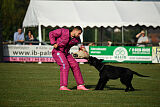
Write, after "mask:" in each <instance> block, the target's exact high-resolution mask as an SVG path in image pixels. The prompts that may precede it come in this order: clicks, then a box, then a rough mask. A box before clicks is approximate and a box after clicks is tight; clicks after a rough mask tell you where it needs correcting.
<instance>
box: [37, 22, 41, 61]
mask: <svg viewBox="0 0 160 107" xmlns="http://www.w3.org/2000/svg"><path fill="white" fill-rule="evenodd" d="M38 38H39V46H41V42H42V33H41V25H40V24H39V25H38ZM40 58H41V56H40ZM38 64H42V62H41V61H40V60H39V62H38Z"/></svg>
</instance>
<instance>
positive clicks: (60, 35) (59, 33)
mask: <svg viewBox="0 0 160 107" xmlns="http://www.w3.org/2000/svg"><path fill="white" fill-rule="evenodd" d="M49 39H50V42H51V45H53V44H55V43H56V44H58V48H57V49H56V50H60V51H62V52H65V53H68V52H69V50H70V48H71V47H72V46H74V45H76V44H77V43H79V42H80V38H73V39H71V40H70V32H69V29H64V28H61V29H56V30H53V31H51V32H49Z"/></svg>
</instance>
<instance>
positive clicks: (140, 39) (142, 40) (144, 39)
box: [136, 30, 149, 47]
mask: <svg viewBox="0 0 160 107" xmlns="http://www.w3.org/2000/svg"><path fill="white" fill-rule="evenodd" d="M136 38H138V41H137V46H139V47H144V46H146V44H147V43H149V39H148V37H147V36H146V35H145V32H144V30H142V31H141V32H140V33H138V34H137V35H136Z"/></svg>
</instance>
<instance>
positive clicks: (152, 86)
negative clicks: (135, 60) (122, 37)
mask: <svg viewBox="0 0 160 107" xmlns="http://www.w3.org/2000/svg"><path fill="white" fill-rule="evenodd" d="M111 65H115V66H123V67H128V68H130V69H132V70H135V71H136V72H139V73H141V74H144V75H150V76H151V77H149V78H148V77H147V78H142V77H138V76H134V79H133V81H132V83H133V86H134V88H135V89H136V91H134V92H124V89H125V86H123V85H122V84H121V83H120V81H119V79H118V80H111V81H109V82H108V84H107V86H106V87H105V89H104V90H103V91H95V90H93V89H94V88H95V86H96V84H97V82H98V79H99V76H98V71H96V69H95V68H94V67H92V66H89V65H88V64H83V65H80V68H81V71H82V75H83V77H84V80H85V83H86V87H87V88H89V89H92V90H89V91H78V90H76V82H75V80H74V77H73V75H72V72H71V71H70V74H69V85H68V87H69V88H70V89H72V90H73V91H71V92H69V91H60V90H59V80H60V78H59V66H57V64H55V63H42V64H37V63H0V107H8V106H14V107H17V106H18V107H23V106H29V107H160V64H111Z"/></svg>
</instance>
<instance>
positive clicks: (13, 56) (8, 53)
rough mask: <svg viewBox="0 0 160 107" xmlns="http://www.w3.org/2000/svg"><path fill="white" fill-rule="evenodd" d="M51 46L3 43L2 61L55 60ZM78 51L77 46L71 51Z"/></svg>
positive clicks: (83, 60)
mask: <svg viewBox="0 0 160 107" xmlns="http://www.w3.org/2000/svg"><path fill="white" fill-rule="evenodd" d="M52 49H53V46H49V45H41V46H39V45H4V46H3V61H11V62H55V60H54V59H53V58H52ZM75 51H78V48H77V47H73V49H72V48H71V52H75ZM76 61H77V62H87V60H85V59H76Z"/></svg>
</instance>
